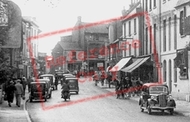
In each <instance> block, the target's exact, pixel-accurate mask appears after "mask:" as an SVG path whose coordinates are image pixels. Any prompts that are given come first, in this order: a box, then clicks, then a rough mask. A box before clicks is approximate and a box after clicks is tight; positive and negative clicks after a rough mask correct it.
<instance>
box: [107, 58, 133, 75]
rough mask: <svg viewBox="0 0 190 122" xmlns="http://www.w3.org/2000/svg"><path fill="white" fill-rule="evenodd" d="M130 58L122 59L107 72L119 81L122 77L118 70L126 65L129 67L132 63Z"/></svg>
mask: <svg viewBox="0 0 190 122" xmlns="http://www.w3.org/2000/svg"><path fill="white" fill-rule="evenodd" d="M131 59H132V58H131V57H127V58H122V59H121V60H120V61H119V62H118V63H117V64H116V65H114V66H113V67H112V68H111V69H110V70H109V71H110V72H111V73H112V74H113V76H116V75H117V76H118V78H119V79H121V77H122V76H123V75H122V73H121V72H120V70H121V69H122V68H124V67H125V66H126V65H129V64H130V63H132V60H131Z"/></svg>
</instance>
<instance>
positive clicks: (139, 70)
mask: <svg viewBox="0 0 190 122" xmlns="http://www.w3.org/2000/svg"><path fill="white" fill-rule="evenodd" d="M132 60H133V63H132V64H131V65H129V66H127V67H125V68H123V69H121V71H122V72H124V74H125V76H128V77H129V78H131V79H134V80H137V79H138V78H140V80H141V81H143V82H144V83H150V82H154V74H153V73H154V72H153V71H154V68H153V61H151V57H150V56H146V57H138V58H134V59H132Z"/></svg>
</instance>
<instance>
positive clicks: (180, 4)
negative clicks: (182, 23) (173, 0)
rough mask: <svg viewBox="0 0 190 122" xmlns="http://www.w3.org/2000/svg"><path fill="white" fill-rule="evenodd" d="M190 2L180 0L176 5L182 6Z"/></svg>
mask: <svg viewBox="0 0 190 122" xmlns="http://www.w3.org/2000/svg"><path fill="white" fill-rule="evenodd" d="M188 2H190V0H178V2H177V4H176V6H175V7H180V6H182V5H184V4H186V3H188Z"/></svg>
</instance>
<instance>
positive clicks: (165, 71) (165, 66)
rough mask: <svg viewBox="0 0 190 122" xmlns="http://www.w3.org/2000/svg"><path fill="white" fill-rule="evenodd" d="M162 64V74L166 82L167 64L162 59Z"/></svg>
mask: <svg viewBox="0 0 190 122" xmlns="http://www.w3.org/2000/svg"><path fill="white" fill-rule="evenodd" d="M163 64H164V66H163V73H164V74H163V75H164V82H166V80H167V79H166V78H167V64H166V61H165V60H164V62H163Z"/></svg>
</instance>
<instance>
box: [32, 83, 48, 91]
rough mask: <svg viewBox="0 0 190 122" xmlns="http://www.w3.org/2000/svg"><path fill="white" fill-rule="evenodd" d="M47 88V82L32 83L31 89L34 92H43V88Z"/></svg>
mask: <svg viewBox="0 0 190 122" xmlns="http://www.w3.org/2000/svg"><path fill="white" fill-rule="evenodd" d="M44 88H45V84H37V83H36V84H31V89H32V90H33V91H34V92H42V91H43V89H44Z"/></svg>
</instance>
